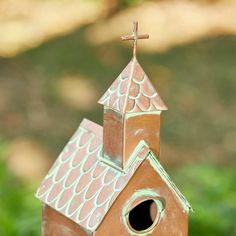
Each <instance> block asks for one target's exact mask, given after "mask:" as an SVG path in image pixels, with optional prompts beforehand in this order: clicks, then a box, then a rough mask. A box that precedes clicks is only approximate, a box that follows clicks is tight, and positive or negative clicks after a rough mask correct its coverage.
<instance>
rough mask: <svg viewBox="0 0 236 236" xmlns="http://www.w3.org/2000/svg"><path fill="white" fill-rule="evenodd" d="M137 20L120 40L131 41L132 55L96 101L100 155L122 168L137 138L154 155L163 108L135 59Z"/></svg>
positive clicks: (129, 157) (142, 37)
mask: <svg viewBox="0 0 236 236" xmlns="http://www.w3.org/2000/svg"><path fill="white" fill-rule="evenodd" d="M137 30H138V23H137V22H134V29H133V34H132V35H128V36H123V37H122V40H133V58H132V59H131V61H130V62H129V64H128V65H127V66H126V67H125V69H124V70H123V71H122V72H121V74H120V75H119V76H118V77H117V79H116V80H115V81H114V82H113V84H112V85H111V86H110V88H109V89H108V90H107V91H106V92H105V94H104V95H103V96H102V97H101V98H100V100H99V101H98V103H100V104H102V105H103V106H104V117H103V157H104V159H105V160H107V161H108V162H110V163H111V164H114V165H116V166H117V167H118V168H121V169H123V170H124V169H125V168H126V167H127V166H128V165H129V163H130V162H131V161H132V159H131V154H132V153H133V151H134V149H135V147H136V146H137V145H138V143H139V142H140V141H142V140H143V141H145V142H146V143H147V145H148V146H149V148H150V149H151V150H152V151H153V152H154V154H155V155H156V156H157V157H159V151H160V116H161V112H162V111H164V110H167V107H166V105H165V104H164V102H163V101H162V99H161V98H160V96H159V94H158V93H157V91H156V90H155V88H154V86H153V85H152V83H151V81H150V80H149V78H148V77H147V75H146V74H145V72H144V70H143V69H142V67H141V66H140V64H139V63H138V61H137V58H136V52H137V40H138V39H146V38H148V37H149V36H148V35H147V34H142V35H138V33H137Z"/></svg>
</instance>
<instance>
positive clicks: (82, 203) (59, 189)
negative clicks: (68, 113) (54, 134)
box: [36, 120, 149, 232]
mask: <svg viewBox="0 0 236 236" xmlns="http://www.w3.org/2000/svg"><path fill="white" fill-rule="evenodd" d="M101 151H102V127H100V126H99V125H97V124H95V123H93V122H91V121H88V120H84V121H83V122H82V123H81V125H80V127H79V128H78V130H77V131H76V132H75V134H74V135H73V136H72V138H71V139H70V141H69V142H68V144H67V145H66V147H65V148H64V150H63V151H62V153H61V154H60V156H59V157H58V159H57V160H56V161H55V163H54V165H53V166H52V168H51V169H50V171H49V173H48V174H47V176H46V177H45V179H44V180H43V182H42V183H41V186H40V187H39V189H38V191H37V193H36V197H37V198H39V199H40V200H41V201H42V202H43V203H45V204H47V205H49V206H50V207H52V208H53V209H55V210H56V211H58V212H60V213H61V214H63V215H65V216H66V217H68V218H69V219H71V220H72V221H74V222H76V223H77V224H79V225H80V226H82V227H83V228H85V229H87V230H89V231H92V232H93V231H95V230H96V228H97V227H98V226H99V224H100V223H101V221H102V219H103V218H104V216H105V215H106V213H107V212H108V210H109V208H110V207H111V205H112V203H113V202H114V201H115V199H116V198H117V197H118V195H119V193H120V192H121V191H122V190H123V189H124V187H125V186H126V185H127V183H128V182H129V180H130V179H131V177H132V175H133V173H134V172H135V171H136V169H137V168H138V167H139V165H140V164H141V163H142V161H143V159H144V158H145V156H146V155H147V153H148V151H149V150H148V149H145V148H143V149H142V150H141V151H140V152H139V153H138V154H137V157H136V158H135V160H134V162H133V164H132V165H131V166H130V168H129V170H127V172H126V173H123V172H121V171H118V170H116V169H114V168H111V167H110V166H109V165H107V164H104V163H103V162H101V161H100V158H101V155H102V154H101Z"/></svg>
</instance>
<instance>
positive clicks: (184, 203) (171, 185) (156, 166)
mask: <svg viewBox="0 0 236 236" xmlns="http://www.w3.org/2000/svg"><path fill="white" fill-rule="evenodd" d="M147 160H149V162H150V164H151V166H152V167H153V168H154V169H155V170H156V171H157V172H158V173H159V175H160V177H161V178H162V179H163V180H164V181H165V183H166V184H167V185H168V186H169V188H170V190H172V192H173V193H174V194H175V195H176V197H177V199H178V200H179V201H180V203H181V204H182V206H183V209H184V211H185V212H187V213H188V212H189V209H190V210H192V211H193V209H192V207H191V205H190V203H189V202H188V201H187V199H186V198H185V197H184V195H183V194H182V193H181V192H180V191H179V189H178V188H177V186H176V185H175V184H174V183H173V181H172V180H171V178H170V176H169V175H168V174H167V172H166V171H165V170H164V168H163V166H162V165H161V164H160V163H159V162H158V160H157V159H156V157H155V156H154V154H153V153H152V152H151V151H150V152H149V154H148V156H147Z"/></svg>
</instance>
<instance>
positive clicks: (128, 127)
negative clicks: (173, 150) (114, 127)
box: [124, 113, 160, 162]
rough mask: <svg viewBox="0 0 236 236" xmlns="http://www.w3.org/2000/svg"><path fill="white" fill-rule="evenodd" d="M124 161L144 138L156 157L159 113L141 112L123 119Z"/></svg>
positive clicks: (157, 154) (158, 141) (158, 143)
mask: <svg viewBox="0 0 236 236" xmlns="http://www.w3.org/2000/svg"><path fill="white" fill-rule="evenodd" d="M124 135H125V137H124V138H125V139H124V140H125V144H124V146H125V148H124V153H125V155H124V162H127V161H128V159H129V157H130V155H131V154H132V152H133V151H134V149H135V147H136V146H137V144H138V143H139V142H140V141H141V140H144V141H145V142H146V143H147V144H148V146H149V148H150V149H151V150H152V151H153V153H154V154H155V155H156V157H159V150H160V115H159V114H155V115H154V114H145V113H144V114H143V115H140V114H139V115H136V116H132V117H129V118H127V119H125V130H124Z"/></svg>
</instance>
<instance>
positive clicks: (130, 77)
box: [122, 57, 137, 113]
mask: <svg viewBox="0 0 236 236" xmlns="http://www.w3.org/2000/svg"><path fill="white" fill-rule="evenodd" d="M136 62H137V58H136V57H133V58H132V59H131V61H130V62H129V63H131V70H130V74H129V77H128V86H127V89H126V91H127V92H126V95H125V101H124V106H123V111H122V113H125V110H126V107H127V102H128V97H129V93H130V86H131V83H132V78H133V74H134V68H135V63H136Z"/></svg>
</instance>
